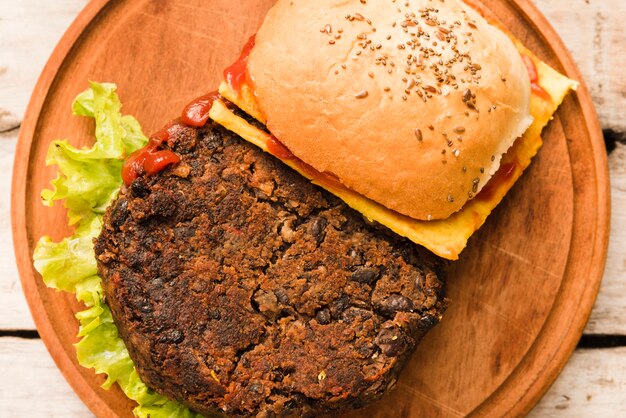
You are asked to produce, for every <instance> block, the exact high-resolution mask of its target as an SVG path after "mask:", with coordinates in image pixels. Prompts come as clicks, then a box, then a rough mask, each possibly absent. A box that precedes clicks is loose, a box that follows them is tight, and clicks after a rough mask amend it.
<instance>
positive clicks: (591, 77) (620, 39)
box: [534, 0, 626, 131]
mask: <svg viewBox="0 0 626 418" xmlns="http://www.w3.org/2000/svg"><path fill="white" fill-rule="evenodd" d="M534 2H535V4H536V5H537V7H538V8H539V9H540V10H541V11H542V12H543V14H544V15H545V16H546V17H547V18H548V20H549V21H550V23H551V24H552V26H554V28H555V29H556V30H557V32H558V33H559V35H561V38H562V39H563V41H564V42H565V45H566V46H567V47H568V49H569V50H570V52H571V54H572V56H573V57H574V60H575V61H576V63H577V64H578V67H579V68H580V71H581V72H582V74H583V77H584V78H585V82H586V83H587V86H588V87H589V89H590V91H591V95H592V96H593V100H594V103H595V105H596V110H597V111H598V115H599V116H600V120H601V122H602V125H603V126H604V128H613V129H616V130H621V131H626V118H624V108H625V107H626V77H624V76H623V75H622V74H623V70H624V68H626V54H624V50H625V49H626V31H624V18H625V17H626V1H624V0H534Z"/></svg>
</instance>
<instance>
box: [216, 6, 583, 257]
mask: <svg viewBox="0 0 626 418" xmlns="http://www.w3.org/2000/svg"><path fill="white" fill-rule="evenodd" d="M576 85H577V83H576V82H574V81H572V80H569V79H568V78H566V77H564V76H562V75H561V74H559V73H558V72H556V71H555V70H553V69H552V68H550V67H549V66H548V65H547V64H545V63H543V62H541V61H540V60H539V59H538V58H537V57H536V56H534V55H533V54H532V53H531V52H530V51H529V50H527V49H526V48H525V47H524V46H523V45H522V44H521V43H520V42H519V41H518V40H516V39H515V38H513V37H512V36H511V35H510V34H507V33H506V32H504V31H503V30H501V29H499V28H498V27H496V26H494V25H492V24H490V23H489V22H487V20H486V19H484V18H483V17H482V16H481V15H480V14H479V13H478V12H477V11H475V10H474V9H472V8H470V7H469V6H468V5H466V4H465V3H463V2H462V1H460V0H445V1H412V2H404V3H403V2H393V1H392V2H390V4H387V2H384V3H381V2H373V1H358V2H356V1H355V2H336V1H331V0H328V1H315V2H313V3H311V2H304V1H298V0H294V1H277V2H276V5H275V6H274V8H273V9H272V10H271V11H270V12H269V13H268V15H267V17H266V19H265V22H264V23H263V25H262V26H261V28H260V29H259V31H258V33H257V34H256V36H255V37H253V38H251V39H250V41H249V42H248V44H247V45H246V47H245V48H244V50H243V53H242V55H241V57H240V58H239V60H238V61H237V62H235V64H233V65H232V66H231V67H229V68H228V69H227V70H226V71H225V73H224V82H223V83H222V84H221V86H220V89H219V90H220V93H221V95H222V97H223V98H224V99H225V100H227V101H228V102H229V103H233V104H235V105H236V106H238V107H239V108H240V109H241V110H243V111H245V112H246V113H247V114H248V115H250V116H252V117H254V118H255V119H256V120H257V121H258V122H260V123H261V124H263V125H264V128H262V129H258V128H254V127H253V126H252V125H250V124H249V123H247V122H246V121H245V120H242V119H241V118H238V117H237V116H236V115H235V114H234V113H233V112H232V111H230V110H229V109H228V107H227V106H226V105H225V103H224V102H223V101H222V100H218V101H217V103H216V104H215V105H214V106H213V107H212V108H211V111H210V116H211V118H212V119H213V120H215V121H216V122H218V123H220V124H222V125H223V126H225V127H226V128H228V129H231V130H232V131H234V132H235V133H237V134H239V135H241V136H242V137H243V138H245V139H247V140H248V141H250V142H252V143H254V144H256V145H258V146H260V147H261V148H263V149H264V150H266V151H268V152H270V153H272V154H273V155H275V156H277V157H278V158H281V159H282V160H283V161H284V162H286V163H287V164H288V165H290V166H292V167H293V168H295V169H296V170H297V171H298V172H300V173H301V174H303V175H304V176H306V177H307V178H309V179H310V180H312V181H313V182H314V183H316V184H318V185H320V186H321V187H323V188H325V189H326V190H329V191H330V192H331V193H333V194H335V195H337V196H339V197H340V198H341V199H343V200H344V201H345V202H347V204H349V205H350V206H351V207H353V208H354V209H356V210H357V211H359V212H361V213H362V214H363V215H364V216H365V217H367V218H368V219H371V220H374V221H376V222H379V223H381V224H383V225H385V226H387V227H388V228H390V229H391V230H393V231H394V232H396V233H397V234H399V235H402V236H404V237H407V238H408V239H410V240H411V241H413V242H415V243H416V244H419V245H422V246H425V247H426V248H428V249H429V250H431V251H432V252H434V253H435V254H437V255H439V256H441V257H444V258H446V259H450V260H455V259H457V258H458V256H459V254H460V252H461V251H462V250H463V248H465V246H466V244H467V240H468V239H469V237H470V236H471V235H472V234H473V233H474V232H475V231H476V230H477V229H478V228H479V227H480V226H481V225H482V224H483V223H484V222H485V220H486V219H487V217H488V215H489V214H490V213H491V211H492V210H493V209H494V208H495V207H496V206H497V204H498V203H499V202H500V201H501V200H502V198H503V197H504V195H505V194H506V193H507V191H508V190H510V188H511V187H512V186H513V184H514V183H515V181H516V180H517V179H518V178H519V177H520V176H521V174H522V172H523V170H524V169H525V168H526V167H528V165H529V164H530V161H531V159H532V157H533V156H534V155H535V154H536V153H537V151H538V150H539V148H540V146H541V136H540V134H541V131H542V130H543V128H544V127H545V126H546V124H547V123H548V121H549V120H550V119H551V117H552V115H553V114H554V112H555V111H556V109H557V107H558V106H559V105H560V103H561V102H562V100H563V98H564V96H565V95H566V94H567V92H568V91H569V90H570V89H572V88H575V87H576Z"/></svg>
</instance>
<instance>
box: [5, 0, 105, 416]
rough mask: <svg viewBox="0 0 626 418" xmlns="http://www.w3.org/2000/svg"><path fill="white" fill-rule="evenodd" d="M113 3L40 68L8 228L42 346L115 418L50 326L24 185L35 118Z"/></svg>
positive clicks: (74, 30)
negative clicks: (73, 52) (36, 266)
mask: <svg viewBox="0 0 626 418" xmlns="http://www.w3.org/2000/svg"><path fill="white" fill-rule="evenodd" d="M111 3H113V1H111V0H92V1H90V2H89V3H88V4H87V5H86V6H85V8H84V9H83V10H82V11H81V12H80V13H79V15H78V16H77V17H76V19H75V20H74V21H73V22H72V24H71V25H70V26H69V28H68V29H67V31H66V32H65V33H64V35H63V37H62V38H61V40H60V41H59V43H58V44H57V46H56V47H55V49H54V51H53V52H52V55H51V56H50V58H49V59H48V61H47V63H46V65H45V66H44V69H43V71H42V73H41V75H40V76H39V79H38V81H37V84H36V85H35V89H34V90H33V94H32V96H31V99H30V101H29V104H28V107H27V111H26V114H25V116H24V120H23V122H22V126H21V129H20V134H19V137H18V142H17V147H16V150H15V158H14V164H13V178H12V183H11V226H12V234H13V248H14V252H15V258H16V264H17V269H18V273H19V276H20V281H21V284H22V290H23V292H24V296H25V297H26V301H27V302H28V307H29V310H30V313H31V315H32V317H33V320H34V322H35V325H36V327H37V330H38V332H39V334H40V335H41V339H42V340H43V342H44V344H45V346H46V349H47V350H48V352H49V353H50V356H51V357H52V359H53V360H54V362H55V364H56V365H57V367H58V368H59V370H60V371H61V373H62V374H63V376H64V377H65V380H66V381H67V382H68V383H69V385H70V386H71V387H72V389H73V390H74V392H75V393H76V394H77V395H78V396H79V398H80V399H81V400H82V401H83V402H84V403H85V405H87V407H88V408H89V409H90V410H91V412H93V413H94V415H96V416H98V417H115V416H116V414H115V412H114V411H113V409H111V407H110V406H109V405H107V404H106V403H105V402H103V401H102V399H100V398H98V396H96V395H95V392H94V391H93V390H92V389H91V387H90V385H89V383H88V382H87V381H85V379H84V378H83V376H82V375H81V374H80V372H79V369H77V368H76V366H75V362H76V361H77V360H76V357H75V355H74V356H73V357H70V356H69V355H68V354H67V352H66V350H65V349H64V347H63V344H62V342H61V340H60V339H59V337H58V335H57V333H56V331H55V330H54V328H53V327H52V323H51V322H50V320H49V318H48V315H47V313H46V310H45V308H44V306H43V302H42V299H41V297H39V290H38V288H37V281H38V280H41V277H40V276H39V275H38V274H37V273H36V272H35V270H34V267H33V260H32V254H31V253H30V249H29V238H30V237H29V236H28V233H27V227H26V189H27V181H28V175H29V170H28V164H29V161H30V154H31V147H32V142H33V137H34V134H35V132H36V130H37V126H38V120H39V116H40V114H41V111H42V109H43V106H44V104H45V102H46V99H47V96H48V93H49V92H50V90H51V88H52V86H53V85H54V82H55V79H56V74H57V73H58V71H59V70H60V69H61V67H62V66H63V64H64V63H65V61H66V59H67V57H68V56H69V54H70V51H71V50H72V48H74V46H75V45H76V44H77V43H78V42H79V41H80V38H81V35H82V34H83V32H84V30H85V29H86V28H87V27H88V26H89V25H90V24H92V22H93V21H94V20H95V18H96V17H97V16H98V14H100V13H101V12H102V11H103V10H104V9H105V7H106V6H108V5H109V4H111Z"/></svg>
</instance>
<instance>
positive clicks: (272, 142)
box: [267, 135, 295, 160]
mask: <svg viewBox="0 0 626 418" xmlns="http://www.w3.org/2000/svg"><path fill="white" fill-rule="evenodd" d="M267 151H268V152H269V153H270V154H272V155H273V156H275V157H278V158H280V159H281V160H293V159H295V156H294V155H293V154H292V153H291V151H289V149H288V148H287V147H286V146H284V145H283V144H282V142H280V141H279V140H278V139H277V138H276V137H275V136H274V135H270V139H269V140H268V141H267Z"/></svg>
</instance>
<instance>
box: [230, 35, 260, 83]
mask: <svg viewBox="0 0 626 418" xmlns="http://www.w3.org/2000/svg"><path fill="white" fill-rule="evenodd" d="M255 39H256V35H252V36H251V37H250V39H249V40H248V42H247V43H246V45H245V46H244V47H243V50H242V51H241V55H240V56H239V59H237V61H235V63H234V64H233V65H231V66H230V67H228V68H226V69H225V70H224V78H225V79H226V81H227V82H228V84H229V85H230V87H231V88H232V89H233V90H235V91H241V87H243V85H244V84H246V82H248V83H249V80H248V58H250V52H252V48H254V43H255Z"/></svg>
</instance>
